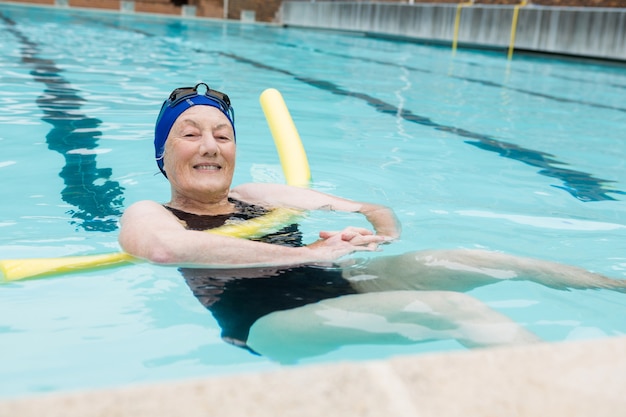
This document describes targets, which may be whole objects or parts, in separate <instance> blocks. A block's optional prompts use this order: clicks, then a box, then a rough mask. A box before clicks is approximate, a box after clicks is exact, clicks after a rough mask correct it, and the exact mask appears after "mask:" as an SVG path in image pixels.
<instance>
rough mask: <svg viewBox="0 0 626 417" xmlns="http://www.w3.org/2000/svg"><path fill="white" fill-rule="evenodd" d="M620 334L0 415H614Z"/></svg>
mask: <svg viewBox="0 0 626 417" xmlns="http://www.w3.org/2000/svg"><path fill="white" fill-rule="evenodd" d="M625 410H626V337H616V338H607V339H599V340H587V341H576V342H560V343H541V344H537V345H531V346H524V347H513V348H493V349H478V350H472V351H463V352H450V353H439V354H426V355H419V356H401V357H395V358H391V359H388V360H385V361H370V362H344V363H337V364H327V365H318V366H302V367H292V368H284V369H281V370H277V371H271V372H264V373H255V374H248V375H231V376H223V377H219V378H206V379H194V380H186V381H176V382H170V383H158V384H151V385H141V386H132V387H118V388H114V389H107V390H98V391H85V392H72V393H61V394H48V395H40V396H31V397H23V398H17V399H9V400H3V401H0V416H1V417H56V416H58V417H105V416H107V417H108V416H116V417H126V416H128V417H147V416H150V417H170V416H171V417H174V416H175V417H200V416H202V417H206V416H220V417H228V416H248V417H249V416H259V417H265V416H267V417H270V416H272V417H279V416H299V417H306V416H324V417H331V416H341V417H349V416H377V417H381V416H393V417H407V416H433V417H442V416H506V417H515V416H529V417H530V416H533V417H536V416H550V417H556V416H567V417H577V416H581V417H582V416H585V417H589V416H593V417H605V416H606V417H609V416H610V417H618V416H624V413H625Z"/></svg>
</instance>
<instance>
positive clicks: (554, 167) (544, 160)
mask: <svg viewBox="0 0 626 417" xmlns="http://www.w3.org/2000/svg"><path fill="white" fill-rule="evenodd" d="M197 52H202V51H200V50H198V51H197ZM220 54H221V55H223V56H226V57H228V58H231V59H233V60H235V61H237V62H241V63H245V64H249V65H252V66H254V67H255V68H258V69H263V70H268V71H273V72H277V73H280V74H283V75H287V76H291V77H293V78H294V79H295V80H297V81H300V82H303V83H306V84H308V85H310V86H312V87H315V88H319V89H321V90H324V91H328V92H330V93H332V94H335V95H339V96H346V97H352V98H355V99H358V100H362V101H364V102H365V103H367V104H368V105H369V106H371V107H373V108H374V109H375V110H376V111H378V112H380V113H384V114H388V115H390V116H393V117H401V118H403V119H404V120H406V121H408V122H411V123H416V124H419V125H422V126H428V127H431V128H433V129H436V130H439V131H443V132H448V133H451V134H453V135H456V136H460V137H462V138H464V139H467V140H465V143H467V144H470V145H472V146H476V147H478V148H480V149H483V150H486V151H490V152H495V153H497V154H498V155H500V156H502V157H504V158H509V159H514V160H516V161H520V162H522V163H524V164H527V165H530V166H533V167H537V168H540V169H539V171H538V173H539V174H541V175H545V176H547V177H551V178H556V179H559V180H561V181H562V183H563V184H562V185H554V187H556V188H560V189H562V190H565V191H567V192H568V193H570V194H571V195H572V196H574V197H575V198H577V199H578V200H580V201H585V202H587V201H606V200H616V199H615V198H613V197H612V196H610V195H609V194H620V195H625V194H626V193H625V192H624V191H621V190H616V189H611V188H608V187H606V185H607V184H610V183H613V182H614V181H611V180H605V179H601V178H595V177H594V176H593V175H591V174H588V173H586V172H582V171H577V170H573V169H568V168H564V166H565V165H567V164H566V163H564V162H560V161H558V160H557V159H556V158H555V157H554V155H551V154H548V153H546V152H541V151H536V150H533V149H528V148H523V147H521V146H518V145H515V144H513V143H509V142H504V141H501V140H499V139H496V138H495V137H493V136H489V135H486V134H483V133H476V132H472V131H469V130H465V129H462V128H459V127H456V126H448V125H443V124H440V123H437V122H435V121H433V120H431V119H430V118H428V117H425V116H420V115H418V114H415V113H413V112H411V111H410V110H407V109H399V108H398V107H396V106H394V105H393V104H390V103H387V102H385V101H383V100H380V99H377V98H375V97H372V96H370V95H369V94H365V93H359V92H355V91H349V90H345V89H343V88H341V87H339V86H338V85H337V84H335V83H333V82H331V81H325V80H317V79H314V78H310V77H300V76H298V75H296V74H293V73H292V72H290V71H287V70H284V69H281V68H276V67H272V66H270V65H267V64H264V63H262V62H258V61H254V60H251V59H248V58H245V57H242V56H239V55H235V54H232V53H225V52H221V53H220Z"/></svg>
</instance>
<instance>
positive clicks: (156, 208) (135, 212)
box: [124, 200, 167, 217]
mask: <svg viewBox="0 0 626 417" xmlns="http://www.w3.org/2000/svg"><path fill="white" fill-rule="evenodd" d="M166 212H167V209H166V208H165V206H163V204H161V203H158V202H156V201H152V200H140V201H136V202H134V203H132V204H131V205H129V206H128V207H127V208H126V209H125V210H124V217H129V216H146V215H155V214H158V213H166Z"/></svg>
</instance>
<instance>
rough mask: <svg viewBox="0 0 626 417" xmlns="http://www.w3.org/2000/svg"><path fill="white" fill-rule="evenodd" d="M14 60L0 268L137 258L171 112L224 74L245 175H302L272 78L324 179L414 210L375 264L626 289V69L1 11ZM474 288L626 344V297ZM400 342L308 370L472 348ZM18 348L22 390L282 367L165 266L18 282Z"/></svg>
mask: <svg viewBox="0 0 626 417" xmlns="http://www.w3.org/2000/svg"><path fill="white" fill-rule="evenodd" d="M0 67H1V68H2V72H1V73H0V103H2V109H3V111H2V113H0V147H1V149H2V155H1V156H0V178H1V180H2V184H3V192H4V195H5V199H4V203H3V204H2V205H0V213H1V214H0V231H2V233H1V234H0V258H2V259H14V258H32V257H61V256H66V255H81V254H93V253H103V252H114V251H118V250H119V247H118V245H117V234H116V230H117V220H118V219H119V216H120V214H121V213H122V212H123V210H124V208H125V207H127V206H128V205H129V204H131V203H133V202H135V201H138V200H142V199H153V200H157V201H167V200H168V197H169V186H168V184H167V182H166V181H165V179H164V178H163V177H162V176H161V175H156V174H157V171H158V170H157V167H156V164H155V163H154V160H153V156H152V155H153V154H152V152H153V151H152V142H151V141H152V130H153V123H154V120H155V118H156V112H157V111H158V109H159V106H160V104H161V102H162V100H163V99H164V97H166V96H167V94H169V92H170V91H171V90H172V89H173V88H175V87H180V86H187V85H193V84H194V83H196V82H198V81H205V82H207V83H209V84H210V85H211V87H212V88H214V89H217V90H220V91H224V92H227V93H228V94H229V96H230V97H231V99H232V101H233V104H234V107H235V111H236V120H237V133H238V144H239V149H238V167H237V172H236V175H235V183H243V182H249V181H283V177H282V174H281V170H280V164H279V162H278V157H277V155H276V151H275V149H274V147H273V144H272V139H271V135H270V132H269V129H267V127H266V126H267V124H266V122H265V119H264V116H263V112H262V110H261V108H260V105H259V102H258V97H259V95H260V94H261V92H262V91H263V90H265V89H266V88H269V87H273V88H277V89H278V90H280V91H281V93H282V94H283V96H284V98H285V100H286V102H287V105H288V107H289V109H290V111H291V114H292V116H293V118H294V121H295V123H296V125H297V127H298V130H299V132H300V136H301V137H302V139H303V142H304V145H305V147H306V149H307V153H308V156H309V160H310V164H311V169H312V173H313V184H312V186H313V187H314V188H315V189H319V190H322V191H326V192H331V193H333V194H337V195H341V196H344V197H348V198H352V199H356V200H365V201H375V202H380V203H383V204H386V205H388V206H391V207H393V208H394V209H395V210H396V212H397V214H398V216H399V218H400V220H401V222H402V224H403V237H402V239H401V240H400V241H398V242H396V243H394V244H393V245H388V246H386V247H385V248H384V253H376V254H374V255H372V256H382V255H384V254H400V253H403V252H406V251H412V250H420V249H430V248H483V249H491V250H495V251H502V252H506V253H510V254H515V255H520V256H527V257H535V258H541V259H546V260H551V261H557V262H562V263H566V264H571V265H575V266H579V267H582V268H585V269H589V270H592V271H595V272H598V273H601V274H604V275H607V276H610V277H613V278H616V279H626V255H625V254H626V250H625V249H626V203H624V200H625V199H626V196H625V192H626V143H625V142H624V141H625V136H624V126H625V125H626V102H625V101H624V99H623V97H624V94H625V93H626V71H624V66H622V65H618V64H607V63H597V62H582V61H580V62H579V61H574V60H563V59H559V58H556V57H554V58H547V57H532V56H523V55H519V54H518V55H516V56H515V57H514V59H513V60H512V61H511V62H509V61H507V60H506V56H505V54H504V53H501V52H489V51H472V50H459V51H457V53H456V56H455V57H454V58H453V57H452V54H451V51H450V50H449V48H444V47H437V46H428V45H421V44H417V43H407V42H399V41H391V40H382V39H374V38H369V37H365V36H361V35H358V34H344V33H333V32H318V31H312V30H298V29H293V28H289V29H285V28H280V27H273V26H266V25H254V24H239V23H237V22H228V23H225V22H221V21H207V20H199V19H180V18H172V17H160V16H148V15H140V14H118V13H107V12H97V13H96V12H89V11H83V10H74V9H57V8H48V7H34V6H33V7H27V6H17V5H10V4H6V3H3V4H0ZM346 224H354V225H361V224H363V223H362V220H361V219H360V218H359V217H357V216H352V215H345V214H333V215H332V216H329V215H328V213H325V214H311V215H310V216H309V217H307V218H306V219H305V220H303V223H302V228H303V231H304V235H305V240H307V241H312V240H314V239H315V238H316V233H317V231H318V230H320V229H330V230H332V229H335V228H339V227H342V226H345V225H346ZM155 227H157V225H155ZM469 294H470V295H472V296H473V297H475V298H477V299H479V300H481V301H483V302H484V303H486V304H487V305H488V306H490V307H491V308H493V309H494V310H497V311H499V312H501V313H504V314H505V315H507V316H509V317H511V318H512V319H514V320H515V321H516V322H518V323H519V324H521V325H523V326H524V327H526V328H527V329H529V330H530V331H532V332H534V333H535V334H537V335H538V336H539V337H541V338H542V339H544V340H548V341H562V340H576V339H588V338H603V337H610V336H616V335H623V334H624V333H626V320H625V317H626V299H625V298H624V297H625V296H624V294H623V293H617V292H613V291H608V290H594V291H579V290H577V291H557V290H553V289H549V288H546V287H543V286H541V285H538V284H535V283H532V282H502V283H498V284H497V285H491V286H486V287H481V288H477V289H475V290H472V291H470V292H469ZM383 339H384V338H381V340H377V339H376V337H372V338H371V339H370V341H369V342H367V343H363V344H345V345H341V344H338V345H337V346H336V348H335V349H333V350H330V351H328V352H326V353H322V354H319V355H314V356H307V357H302V358H300V360H297V361H295V362H296V363H298V364H310V363H321V362H328V361H340V360H362V359H371V358H385V357H389V356H391V355H396V354H409V353H413V354H415V353H423V352H437V351H446V350H458V349H464V348H463V347H462V346H460V345H459V344H458V343H456V342H453V341H450V340H438V341H431V342H428V343H419V344H418V343H413V344H411V343H408V344H407V343H396V342H393V341H390V340H383ZM0 345H1V346H2V351H3V354H2V355H1V356H0V396H3V397H12V396H17V395H25V394H32V393H40V392H56V391H64V390H75V389H90V388H98V387H107V386H117V385H126V384H133V383H142V382H149V381H161V380H172V379H181V378H190V377H199V376H207V375H220V374H228V373H237V372H254V371H260V370H266V369H273V368H277V367H279V366H282V365H281V364H280V363H279V362H277V361H274V360H271V359H269V358H267V357H264V356H258V355H253V354H251V353H250V352H248V351H246V350H244V349H239V348H236V347H233V346H231V345H228V344H226V343H224V342H223V341H222V340H221V338H220V329H219V326H218V325H217V323H216V321H215V319H214V318H213V317H212V316H211V314H210V313H209V312H208V311H207V310H206V309H205V308H204V307H203V306H202V305H201V304H200V303H199V302H198V300H197V299H196V298H195V297H194V296H193V295H192V293H191V292H190V290H189V288H188V286H187V285H186V283H185V282H184V280H183V279H182V278H181V276H180V273H179V272H178V271H177V270H176V269H175V268H166V267H158V266H153V265H149V264H138V265H133V266H128V267H121V268H114V269H107V270H99V271H86V272H80V273H76V274H68V275H63V276H56V277H50V278H45V279H38V280H28V281H20V282H16V283H11V284H3V285H1V286H0ZM283 348H285V347H284V346H283Z"/></svg>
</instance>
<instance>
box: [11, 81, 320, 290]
mask: <svg viewBox="0 0 626 417" xmlns="http://www.w3.org/2000/svg"><path fill="white" fill-rule="evenodd" d="M260 102H261V107H262V108H263V112H264V113H265V118H266V120H267V123H268V125H269V127H270V131H271V133H272V137H273V138H274V144H275V146H276V149H277V151H278V154H279V157H280V162H281V166H282V168H283V172H284V174H285V179H286V181H287V183H288V184H290V185H296V186H300V187H306V186H308V185H309V182H310V179H311V173H310V168H309V163H308V160H307V157H306V153H305V151H304V146H303V145H302V141H301V139H300V135H299V134H298V131H297V129H296V126H295V124H294V122H293V119H292V118H291V115H290V114H289V110H288V109H287V105H286V104H285V101H284V99H283V97H282V95H281V94H280V92H278V90H276V89H273V88H271V89H267V90H265V91H264V92H263V93H262V94H261V97H260ZM299 214H300V212H299V211H297V210H290V209H276V210H273V211H271V212H269V213H268V214H266V215H263V216H260V217H257V218H254V219H250V220H246V221H244V222H241V223H237V224H231V225H224V226H221V227H218V228H215V229H211V230H207V232H208V233H214V234H219V235H223V236H233V237H240V238H248V239H252V238H256V237H260V236H263V235H266V234H268V233H272V232H275V231H277V230H279V229H281V228H282V227H284V226H285V225H286V224H289V223H290V222H292V221H294V219H295V218H296V217H298V216H299ZM135 262H142V260H140V259H138V258H135V257H133V256H131V255H129V254H127V253H124V252H116V253H107V254H99V255H79V256H66V257H59V258H30V259H7V260H0V272H2V275H3V276H4V278H3V279H0V282H2V281H4V282H10V281H18V280H21V279H27V278H33V277H41V276H45V275H53V274H62V273H69V272H77V271H83V270H88V269H97V268H102V267H109V266H115V265H121V264H127V263H135Z"/></svg>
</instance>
